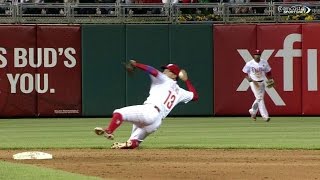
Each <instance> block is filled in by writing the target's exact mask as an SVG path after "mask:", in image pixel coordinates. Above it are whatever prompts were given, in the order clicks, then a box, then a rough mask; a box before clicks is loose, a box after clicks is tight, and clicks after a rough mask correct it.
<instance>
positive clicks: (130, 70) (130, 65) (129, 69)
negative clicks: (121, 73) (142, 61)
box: [122, 60, 137, 73]
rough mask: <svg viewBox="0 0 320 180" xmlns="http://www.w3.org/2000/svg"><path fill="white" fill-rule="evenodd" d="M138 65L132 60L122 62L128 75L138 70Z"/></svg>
mask: <svg viewBox="0 0 320 180" xmlns="http://www.w3.org/2000/svg"><path fill="white" fill-rule="evenodd" d="M136 63H137V62H136V61H135V60H130V61H129V62H122V65H123V67H124V68H125V70H126V71H127V72H128V73H133V72H134V71H135V69H136V66H135V65H136Z"/></svg>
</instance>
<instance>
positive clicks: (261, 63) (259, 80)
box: [242, 50, 274, 122]
mask: <svg viewBox="0 0 320 180" xmlns="http://www.w3.org/2000/svg"><path fill="white" fill-rule="evenodd" d="M253 57H254V59H252V60H251V61H248V62H247V63H246V65H245V66H244V67H243V69H242V71H243V72H244V73H246V74H247V76H246V78H247V80H248V81H249V83H250V87H251V90H252V92H253V94H254V97H255V100H254V102H253V104H252V107H251V108H250V109H249V113H250V115H251V118H252V119H253V120H254V121H255V120H256V115H257V112H258V110H259V112H260V115H261V116H262V118H263V120H264V121H266V122H268V121H270V117H269V114H268V111H267V108H266V106H265V103H264V94H265V87H266V85H265V82H266V81H268V87H272V86H273V84H274V81H273V78H272V75H271V67H270V66H269V63H268V62H267V61H265V60H263V59H261V58H260V57H261V51H260V50H255V51H254V52H253ZM267 78H268V79H269V80H267Z"/></svg>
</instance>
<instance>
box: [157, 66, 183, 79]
mask: <svg viewBox="0 0 320 180" xmlns="http://www.w3.org/2000/svg"><path fill="white" fill-rule="evenodd" d="M161 69H169V70H170V71H171V72H172V73H173V74H175V75H177V76H179V72H180V68H179V66H178V65H176V64H168V65H166V66H161Z"/></svg>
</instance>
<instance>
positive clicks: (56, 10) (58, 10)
mask: <svg viewBox="0 0 320 180" xmlns="http://www.w3.org/2000/svg"><path fill="white" fill-rule="evenodd" d="M44 3H49V4H54V3H64V0H44ZM44 11H45V14H62V13H63V9H62V8H45V9H44ZM42 12H43V11H42Z"/></svg>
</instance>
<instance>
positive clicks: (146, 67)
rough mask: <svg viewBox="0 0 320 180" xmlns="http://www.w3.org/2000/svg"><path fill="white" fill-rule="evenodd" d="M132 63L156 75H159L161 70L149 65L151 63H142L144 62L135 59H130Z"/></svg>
mask: <svg viewBox="0 0 320 180" xmlns="http://www.w3.org/2000/svg"><path fill="white" fill-rule="evenodd" d="M130 63H131V64H132V65H133V66H134V67H137V68H139V69H141V70H143V71H145V72H147V73H149V74H151V75H152V76H154V77H157V76H158V74H159V71H158V70H157V69H155V68H154V67H152V66H149V65H146V64H142V63H138V62H137V61H135V60H130Z"/></svg>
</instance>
